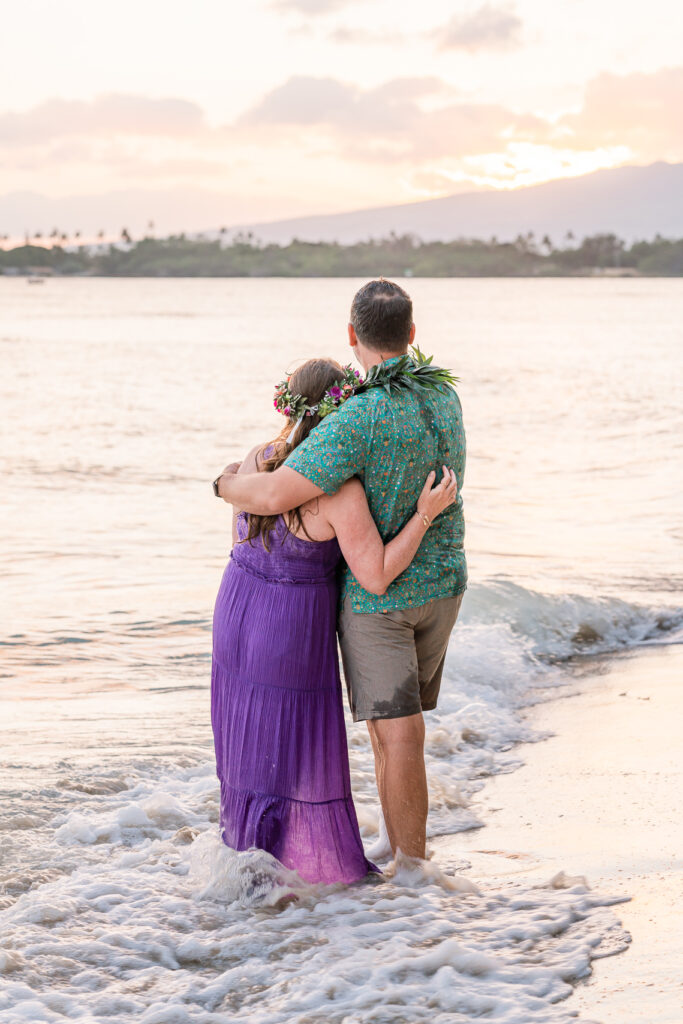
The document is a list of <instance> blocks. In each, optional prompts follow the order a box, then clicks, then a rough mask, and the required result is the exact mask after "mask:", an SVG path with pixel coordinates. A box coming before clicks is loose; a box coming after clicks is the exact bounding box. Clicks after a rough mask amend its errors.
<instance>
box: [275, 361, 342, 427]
mask: <svg viewBox="0 0 683 1024" xmlns="http://www.w3.org/2000/svg"><path fill="white" fill-rule="evenodd" d="M342 375H343V376H342V379H341V380H340V381H339V382H338V383H337V384H333V385H332V387H330V388H328V389H327V391H326V392H325V394H324V395H323V397H322V398H321V399H320V401H319V402H317V403H316V404H315V405H309V404H308V402H307V401H306V398H305V397H304V395H293V394H292V392H291V391H290V388H289V382H290V380H291V379H292V375H291V373H290V374H288V375H287V377H285V379H284V380H283V381H280V383H279V384H278V386H277V387H276V388H275V397H274V399H273V405H274V406H275V408H276V409H277V411H278V412H281V413H282V415H283V416H288V417H289V418H290V419H297V420H300V419H303V417H304V416H314V415H315V413H317V414H318V416H319V417H320V419H322V418H323V416H328V415H329V414H330V413H331V412H334V410H335V409H338V408H339V406H340V405H341V404H342V403H343V402H345V401H346V399H347V398H350V397H351V395H352V394H353V393H354V391H355V390H356V388H357V387H358V385H359V384H360V383H361V379H360V373H359V372H358V370H354V369H353V367H352V366H343V367H342Z"/></svg>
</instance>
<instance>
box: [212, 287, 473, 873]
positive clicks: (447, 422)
mask: <svg viewBox="0 0 683 1024" xmlns="http://www.w3.org/2000/svg"><path fill="white" fill-rule="evenodd" d="M348 333H349V343H350V345H351V347H352V349H353V350H354V354H355V356H356V359H357V360H358V362H359V363H360V364H361V365H362V367H363V369H364V370H365V371H366V373H367V371H368V370H370V368H371V367H373V366H377V365H378V364H380V363H382V364H386V365H387V366H391V364H392V362H396V361H397V360H398V359H399V358H400V357H401V356H402V355H405V354H406V352H407V350H408V346H409V345H410V344H412V342H413V340H414V337H415V324H414V323H413V308H412V302H411V300H410V297H409V296H408V295H407V294H406V292H405V291H404V290H403V289H402V288H400V287H399V286H398V285H396V284H393V283H392V282H390V281H385V280H383V279H382V280H380V281H370V282H369V283H368V284H366V285H365V286H364V287H363V288H361V289H360V291H359V292H358V293H357V294H356V296H355V298H354V300H353V305H352V307H351V322H350V323H349V326H348ZM443 465H445V466H449V467H452V468H453V469H454V470H455V473H456V477H457V480H458V501H457V504H455V505H453V506H451V507H450V508H449V509H447V510H446V511H445V512H444V513H443V514H442V515H441V516H440V517H439V518H438V519H437V520H436V521H435V522H434V523H433V524H431V525H429V527H428V529H427V533H426V536H425V538H424V540H423V542H422V544H421V546H420V548H419V550H418V553H417V555H416V557H415V559H414V561H413V562H412V564H411V565H410V566H409V568H408V569H406V571H405V572H404V573H402V574H401V575H400V576H399V577H398V579H396V580H395V581H394V583H392V584H391V585H390V587H389V588H388V590H387V591H386V593H385V594H382V595H373V594H369V593H368V592H367V591H364V590H363V589H362V587H361V586H360V585H359V583H358V582H357V581H356V580H355V579H354V577H353V576H352V575H351V574H350V572H349V570H348V569H347V570H346V573H345V577H344V582H343V587H342V602H341V610H340V615H339V641H340V646H341V651H342V661H343V665H344V675H345V677H346V684H347V687H348V693H349V703H350V706H351V711H352V714H353V718H354V721H356V722H358V721H366V722H367V726H368V730H369V733H370V738H371V741H372V747H373V751H374V755H375V771H376V776H377V787H378V791H379V796H380V800H381V803H382V810H383V812H384V820H385V823H386V828H387V833H388V836H389V841H390V842H391V847H392V850H393V851H394V852H396V850H397V849H400V850H401V851H402V852H403V853H404V854H406V855H407V856H410V857H420V858H424V856H425V839H426V825H427V810H428V796H427V779H426V773H425V764H424V734H425V728H424V719H423V712H424V711H428V710H431V709H433V708H435V707H436V702H437V697H438V693H439V687H440V683H441V675H442V671H443V665H444V660H445V655H446V648H447V646H448V639H449V636H450V633H451V629H452V628H453V625H454V624H455V620H456V618H457V615H458V611H459V609H460V603H461V601H462V595H463V593H464V591H465V587H466V584H467V568H466V563H465V554H464V551H463V538H464V523H463V513H462V498H461V497H460V492H461V489H462V483H463V476H464V470H465V433H464V429H463V424H462V413H461V409H460V401H459V399H458V396H457V395H456V393H455V391H454V390H453V389H452V388H450V387H448V388H443V389H440V390H435V389H429V390H415V389H411V388H400V389H399V390H392V391H391V394H387V392H386V390H385V389H384V388H381V387H375V388H371V389H370V390H367V391H364V392H362V393H361V394H358V395H354V396H353V397H352V398H350V399H349V400H348V401H346V402H345V403H344V404H343V405H341V406H340V408H339V409H338V410H337V411H336V412H335V413H334V414H333V415H331V416H327V417H326V418H325V419H324V420H323V421H322V422H321V423H320V424H319V425H318V426H317V427H316V429H315V430H314V431H313V432H312V433H311V434H310V436H309V437H308V438H307V439H306V440H305V441H304V442H303V443H302V444H301V445H299V446H298V447H297V448H296V449H295V451H293V452H292V454H291V455H290V456H289V458H288V459H287V461H286V463H285V465H284V466H281V467H280V468H279V469H277V470H275V472H274V473H260V474H246V475H243V474H240V475H239V476H236V475H235V474H234V467H228V469H227V470H226V471H225V472H224V474H223V475H222V476H221V477H220V478H219V481H218V493H219V495H220V497H222V498H223V499H224V500H225V501H227V502H230V503H232V504H233V505H235V506H236V507H237V508H240V509H244V510H245V511H247V512H253V513H258V514H262V515H274V514H278V513H281V512H287V511H289V510H290V509H292V508H297V507H298V506H299V505H302V504H303V503H304V502H306V501H309V500H310V499H311V498H314V497H316V496H319V495H321V494H323V493H326V494H333V493H334V492H335V491H337V490H338V489H339V487H340V486H341V485H342V483H343V482H344V481H345V480H348V479H349V478H350V477H352V476H358V477H360V479H361V480H362V482H363V485H364V487H365V490H366V493H367V497H368V502H369V505H370V510H371V512H372V515H373V518H374V520H375V522H376V523H377V527H378V530H379V532H380V534H381V536H382V538H383V539H384V540H385V541H386V540H389V539H391V537H393V536H395V534H397V533H398V532H399V530H400V529H401V527H402V526H403V525H404V523H405V522H406V521H407V519H408V518H409V517H410V516H411V515H414V512H415V505H416V501H417V497H418V495H419V493H420V490H421V489H422V486H423V483H424V480H425V477H426V476H427V474H428V473H429V471H430V470H432V469H436V470H438V469H440V468H441V466H443Z"/></svg>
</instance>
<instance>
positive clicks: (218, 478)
mask: <svg viewBox="0 0 683 1024" xmlns="http://www.w3.org/2000/svg"><path fill="white" fill-rule="evenodd" d="M221 476H223V474H222V473H221V474H220V476H217V477H216V479H215V480H214V482H213V483H212V484H211V486H212V487H213V493H214V494H215V495H216V497H217V498H220V496H221V494H220V491H219V490H218V482H219V480H220V478H221Z"/></svg>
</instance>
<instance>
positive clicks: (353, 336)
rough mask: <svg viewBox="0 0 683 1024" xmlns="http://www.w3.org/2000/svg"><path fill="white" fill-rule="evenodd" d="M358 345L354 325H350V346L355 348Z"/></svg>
mask: <svg viewBox="0 0 683 1024" xmlns="http://www.w3.org/2000/svg"><path fill="white" fill-rule="evenodd" d="M357 344H358V338H357V337H356V331H355V328H354V326H353V324H349V345H350V346H351V348H355V347H356V345H357Z"/></svg>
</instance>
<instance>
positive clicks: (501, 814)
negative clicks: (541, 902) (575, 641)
mask: <svg viewBox="0 0 683 1024" xmlns="http://www.w3.org/2000/svg"><path fill="white" fill-rule="evenodd" d="M606 661H607V659H604V658H601V659H599V660H598V661H596V662H595V663H594V664H595V670H594V671H590V670H589V671H588V672H586V673H585V674H582V676H581V677H580V678H579V679H578V680H577V683H578V686H579V687H580V690H579V692H573V693H571V694H568V695H566V696H564V695H562V694H561V693H558V695H557V699H554V698H553V699H551V700H550V701H548V702H543V703H540V704H537V705H533V706H531V707H530V708H528V709H526V711H525V712H524V718H525V720H527V721H528V722H529V723H530V724H531V725H532V726H534V727H535V728H538V729H539V730H542V731H543V732H546V733H547V732H551V733H552V734H553V735H551V736H550V737H549V738H547V739H543V740H539V741H538V742H537V743H532V744H525V750H524V764H523V765H522V766H521V767H520V768H519V769H517V770H516V771H513V772H511V773H510V774H505V775H496V776H493V777H492V778H491V779H489V780H488V782H487V784H486V786H485V787H484V789H483V790H482V791H481V792H480V793H479V794H477V796H476V798H475V799H474V801H473V802H472V805H471V806H472V810H473V811H474V812H475V813H477V814H478V816H480V817H481V819H482V820H483V822H484V825H485V827H484V828H483V829H477V830H475V831H471V832H461V833H456V834H454V835H451V836H442V837H436V838H434V839H433V840H432V841H431V845H432V847H433V848H434V851H435V856H436V859H437V860H438V861H440V862H444V863H445V862H449V861H450V862H453V861H457V860H459V861H460V862H461V863H462V860H463V859H466V860H467V861H468V862H469V864H470V867H469V868H468V870H467V874H468V876H469V877H472V878H473V879H474V880H475V881H477V882H481V883H482V884H483V885H487V884H491V883H493V882H494V880H495V879H510V877H511V876H523V877H524V878H525V880H528V881H529V883H530V884H534V883H536V881H537V880H547V879H548V878H549V877H551V876H554V875H556V874H557V873H559V872H560V871H564V872H566V873H567V874H568V875H572V876H585V877H586V878H587V881H588V884H589V885H590V886H591V887H592V888H594V889H596V890H597V891H599V892H601V893H604V894H609V895H611V896H615V897H621V898H623V899H629V898H630V899H629V902H623V903H620V904H619V906H617V907H615V910H614V912H615V914H616V916H617V917H618V918H619V919H620V921H621V922H622V924H623V926H624V928H625V929H626V930H627V931H628V932H629V933H630V934H631V937H632V942H631V945H630V947H629V948H628V949H627V950H625V951H624V952H623V953H622V954H619V955H616V956H611V955H610V954H609V949H607V950H606V956H605V955H604V959H600V961H599V962H595V961H594V963H593V970H592V973H591V975H590V977H589V978H588V979H586V981H584V982H581V983H580V984H578V985H577V986H576V987H575V990H574V993H573V994H572V996H571V997H570V1001H569V1003H568V1006H569V1008H570V1010H574V1011H577V1012H578V1014H579V1019H586V1020H588V1019H589V1018H590V1019H591V1020H593V1019H595V1020H600V1021H601V1022H604V1024H653V1022H655V1021H656V1022H657V1024H680V1020H681V1006H682V1005H683V982H682V981H681V980H680V962H681V957H683V929H681V928H680V926H678V932H677V933H675V932H674V930H673V929H672V928H671V922H672V921H673V922H675V923H677V920H678V918H677V916H676V914H675V912H673V914H672V908H673V907H674V906H676V905H677V904H679V903H680V898H681V894H682V892H683V856H681V854H680V853H679V852H678V851H680V850H681V847H682V845H683V821H682V820H681V817H680V814H679V813H678V810H677V807H676V806H675V801H674V800H673V799H672V797H673V795H674V793H679V792H680V788H681V782H683V779H682V778H681V776H682V775H683V765H682V764H681V758H680V755H679V756H678V757H677V756H676V752H677V751H680V747H681V743H680V736H679V731H678V724H677V723H678V721H679V719H680V710H679V698H678V686H679V680H680V679H681V676H682V675H683V646H679V645H675V644H672V645H667V646H662V647H651V648H639V649H637V650H633V651H629V652H625V653H623V654H619V655H617V656H614V657H611V658H610V659H609V664H606ZM605 669H606V671H605ZM598 958H600V953H599V952H598Z"/></svg>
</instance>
